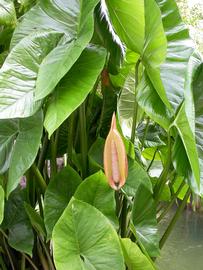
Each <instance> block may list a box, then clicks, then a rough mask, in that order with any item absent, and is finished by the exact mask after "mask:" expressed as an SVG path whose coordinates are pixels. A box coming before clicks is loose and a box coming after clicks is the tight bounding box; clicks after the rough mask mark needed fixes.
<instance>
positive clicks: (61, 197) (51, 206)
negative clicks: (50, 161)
mask: <svg viewBox="0 0 203 270" xmlns="http://www.w3.org/2000/svg"><path fill="white" fill-rule="evenodd" d="M81 181H82V180H81V178H80V176H79V175H78V174H77V172H76V171H75V170H74V169H72V168H71V167H70V166H68V167H65V168H64V169H62V170H61V171H60V172H59V173H58V174H56V176H55V177H54V178H53V179H52V180H51V182H50V183H49V185H48V187H47V190H46V192H45V198H44V222H45V227H46V230H47V238H48V239H50V237H51V235H52V231H53V228H54V225H55V224H56V222H57V220H58V219H59V218H60V216H61V214H62V213H63V211H64V209H65V208H66V206H67V205H68V202H69V201H70V199H71V197H72V196H73V195H74V193H75V190H76V188H77V187H78V185H79V184H80V183H81Z"/></svg>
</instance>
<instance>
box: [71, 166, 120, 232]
mask: <svg viewBox="0 0 203 270" xmlns="http://www.w3.org/2000/svg"><path fill="white" fill-rule="evenodd" d="M114 195H115V194H114V191H113V190H112V189H111V188H110V186H109V185H108V182H107V179H106V176H105V175H104V174H103V173H102V172H101V171H100V172H97V173H95V174H93V175H91V176H89V177H88V178H86V179H85V180H84V181H83V182H82V183H81V184H80V185H79V187H78V188H77V190H76V192H75V194H74V197H75V198H76V199H78V200H80V201H83V202H86V203H89V204H91V205H92V206H94V207H95V208H97V209H98V210H99V211H101V212H102V213H103V214H104V215H105V216H106V217H107V218H108V219H109V220H110V222H111V223H112V224H113V225H114V226H115V227H117V226H118V221H117V217H116V203H115V198H114Z"/></svg>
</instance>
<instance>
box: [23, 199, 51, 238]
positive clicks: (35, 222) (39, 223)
mask: <svg viewBox="0 0 203 270" xmlns="http://www.w3.org/2000/svg"><path fill="white" fill-rule="evenodd" d="M24 207H25V211H26V213H27V215H28V217H29V219H30V222H31V224H32V226H33V228H34V229H35V230H36V231H37V233H40V234H41V235H43V236H44V237H46V229H45V226H44V221H43V219H42V217H41V216H40V215H39V214H38V213H37V212H36V210H35V209H33V208H32V207H31V206H30V205H29V204H28V203H26V202H24Z"/></svg>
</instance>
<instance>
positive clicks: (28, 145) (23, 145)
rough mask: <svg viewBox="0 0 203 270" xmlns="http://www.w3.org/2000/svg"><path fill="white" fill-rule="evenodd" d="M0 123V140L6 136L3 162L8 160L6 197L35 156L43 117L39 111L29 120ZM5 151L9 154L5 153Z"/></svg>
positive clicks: (3, 121)
mask: <svg viewBox="0 0 203 270" xmlns="http://www.w3.org/2000/svg"><path fill="white" fill-rule="evenodd" d="M0 122H2V124H3V126H1V127H2V131H1V127H0V139H1V137H3V136H5V134H6V137H5V140H4V148H5V149H4V150H3V153H4V155H5V157H4V160H5V159H6V158H7V157H8V159H10V163H9V171H8V182H7V190H6V195H7V197H8V196H9V194H10V193H11V191H13V190H14V189H15V188H16V187H17V185H18V183H19V181H20V178H21V177H22V176H23V175H24V173H25V172H26V171H27V170H28V169H29V168H30V166H31V165H32V163H33V162H34V160H35V158H36V156H37V152H38V149H39V146H40V142H41V136H42V130H43V115H42V111H39V112H37V113H36V114H35V115H33V116H31V117H29V118H23V119H17V120H1V121H0ZM4 127H5V129H4ZM14 139H15V142H14ZM12 144H13V145H12ZM7 146H8V147H9V148H7ZM7 149H8V151H11V153H10V152H8V153H7V151H6V150H7ZM6 166H7V164H6Z"/></svg>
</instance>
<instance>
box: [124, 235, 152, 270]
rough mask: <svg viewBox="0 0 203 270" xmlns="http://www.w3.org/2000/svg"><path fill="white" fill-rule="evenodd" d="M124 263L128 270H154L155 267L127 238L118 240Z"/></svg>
mask: <svg viewBox="0 0 203 270" xmlns="http://www.w3.org/2000/svg"><path fill="white" fill-rule="evenodd" d="M120 242H121V247H122V250H123V256H124V259H125V263H126V265H127V266H128V269H129V270H155V269H156V268H155V266H154V265H152V263H151V262H150V261H149V260H148V258H147V257H146V256H145V255H144V254H143V253H142V251H141V250H140V248H139V247H138V246H137V244H136V243H134V242H132V241H131V240H130V239H129V238H122V239H120Z"/></svg>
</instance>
